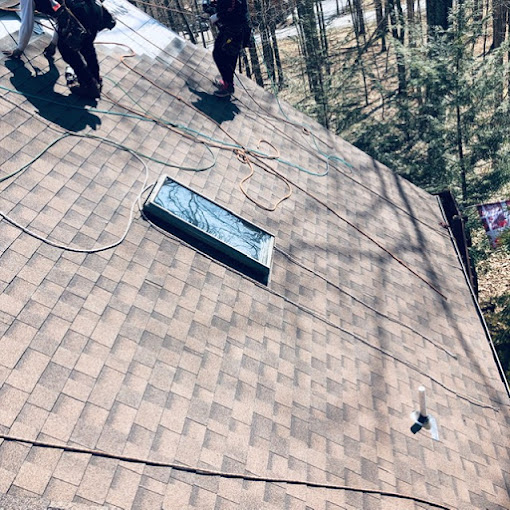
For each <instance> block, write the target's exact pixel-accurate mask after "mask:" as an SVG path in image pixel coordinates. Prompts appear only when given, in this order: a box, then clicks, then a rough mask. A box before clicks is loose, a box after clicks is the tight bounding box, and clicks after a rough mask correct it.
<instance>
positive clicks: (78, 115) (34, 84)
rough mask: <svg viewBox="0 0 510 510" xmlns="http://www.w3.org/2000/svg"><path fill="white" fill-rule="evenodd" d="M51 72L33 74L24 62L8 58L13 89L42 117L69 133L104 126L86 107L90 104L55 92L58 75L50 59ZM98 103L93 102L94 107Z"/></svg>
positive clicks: (7, 65) (6, 62)
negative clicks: (88, 127)
mask: <svg viewBox="0 0 510 510" xmlns="http://www.w3.org/2000/svg"><path fill="white" fill-rule="evenodd" d="M48 63H49V69H48V71H46V72H44V73H41V72H40V70H39V69H37V68H35V67H34V70H35V69H37V73H36V74H35V75H34V74H33V73H32V71H30V69H28V68H27V67H25V63H24V62H23V61H22V60H14V59H7V60H6V61H5V66H6V67H7V69H9V70H10V71H11V72H12V74H13V75H12V77H11V78H10V81H11V83H12V85H13V87H14V88H15V89H16V90H17V91H18V92H20V93H21V94H22V95H23V96H25V97H26V98H27V100H28V101H30V103H32V104H33V105H34V106H35V108H37V112H38V113H39V115H40V116H41V117H44V118H45V119H47V120H49V121H50V122H53V123H54V124H58V125H59V126H60V127H62V128H64V129H65V130H67V131H74V132H78V131H82V130H83V129H85V128H86V127H87V126H90V127H91V128H92V129H96V128H97V127H98V126H99V125H100V124H101V119H100V117H98V116H97V115H94V114H92V113H90V112H89V111H88V110H86V109H85V106H86V105H87V104H88V105H90V101H87V100H81V99H78V98H76V97H75V96H71V95H67V96H65V95H63V94H59V93H58V92H55V91H54V90H53V88H54V86H55V83H56V82H57V80H58V78H59V72H58V69H57V67H56V66H55V63H54V61H53V59H52V58H50V59H48ZM95 104H96V102H95V101H94V105H95Z"/></svg>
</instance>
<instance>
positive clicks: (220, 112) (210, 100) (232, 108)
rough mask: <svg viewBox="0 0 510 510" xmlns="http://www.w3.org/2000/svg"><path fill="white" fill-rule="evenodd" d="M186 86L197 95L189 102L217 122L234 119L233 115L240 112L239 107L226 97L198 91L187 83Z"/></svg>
mask: <svg viewBox="0 0 510 510" xmlns="http://www.w3.org/2000/svg"><path fill="white" fill-rule="evenodd" d="M188 88H189V90H190V92H192V93H193V94H195V95H196V96H198V97H199V99H198V100H197V101H193V102H192V103H191V104H192V105H193V106H195V108H197V109H198V110H200V111H201V112H202V113H205V115H207V116H208V117H210V118H211V119H212V120H214V121H215V122H217V123H218V124H221V123H222V122H225V121H228V120H234V117H235V116H236V115H237V114H238V113H240V110H239V108H238V107H237V106H236V105H235V104H233V103H232V102H231V101H230V100H229V99H228V98H223V97H216V96H215V95H214V94H208V93H207V92H200V91H198V90H196V89H194V88H192V87H190V86H189V85H188Z"/></svg>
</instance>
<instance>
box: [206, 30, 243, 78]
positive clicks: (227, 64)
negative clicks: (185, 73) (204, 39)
mask: <svg viewBox="0 0 510 510" xmlns="http://www.w3.org/2000/svg"><path fill="white" fill-rule="evenodd" d="M228 41H230V42H228ZM241 43H242V32H240V33H239V34H232V33H231V32H228V31H225V30H224V29H222V28H220V31H219V33H218V36H217V37H216V40H215V41H214V49H213V59H214V62H215V63H216V67H217V68H218V71H219V72H220V74H221V79H222V80H223V81H224V82H225V83H226V84H227V85H233V84H234V72H235V70H236V65H237V59H238V58H239V53H240V51H241Z"/></svg>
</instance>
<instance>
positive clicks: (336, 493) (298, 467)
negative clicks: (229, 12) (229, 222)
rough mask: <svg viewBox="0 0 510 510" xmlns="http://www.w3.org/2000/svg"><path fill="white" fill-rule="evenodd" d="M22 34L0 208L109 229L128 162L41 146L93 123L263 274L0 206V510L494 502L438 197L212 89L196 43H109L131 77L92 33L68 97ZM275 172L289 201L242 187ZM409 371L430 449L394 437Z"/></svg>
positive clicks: (476, 338)
mask: <svg viewBox="0 0 510 510" xmlns="http://www.w3.org/2000/svg"><path fill="white" fill-rule="evenodd" d="M112 37H113V35H112ZM133 37H135V36H134V35H133ZM100 39H101V37H99V38H98V40H100ZM7 42H8V40H7V39H4V41H3V43H4V45H7ZM46 42H47V36H43V37H42V38H38V39H34V41H33V43H32V44H31V45H30V46H29V48H28V50H27V57H28V58H29V59H30V62H31V64H27V63H26V60H23V62H25V65H24V66H23V64H22V63H19V62H10V63H9V62H7V61H4V64H5V65H4V66H3V67H0V74H1V76H0V86H1V87H3V88H2V89H1V94H2V100H1V101H0V115H1V118H2V122H1V124H0V168H1V171H2V174H1V176H0V177H3V176H6V175H7V174H9V173H11V172H16V171H17V170H19V169H20V168H21V167H22V166H23V165H27V164H29V163H30V162H31V161H33V160H34V158H35V160H34V161H33V162H32V163H31V164H30V165H29V166H28V167H27V168H26V170H25V171H23V172H21V173H20V172H18V173H16V174H15V175H13V176H12V177H10V178H7V179H5V180H4V181H3V182H2V183H1V184H0V211H2V214H4V215H6V216H8V217H9V218H11V219H12V220H15V221H16V222H17V223H18V224H19V226H21V227H23V228H26V229H29V230H30V231H32V232H33V233H35V234H37V235H38V236H40V237H42V238H44V239H48V240H50V241H52V242H53V243H57V244H64V245H68V246H72V247H74V248H80V249H92V248H96V247H99V246H105V245H108V244H111V243H114V242H115V241H116V240H117V239H119V238H120V237H121V236H122V235H123V233H124V231H125V229H126V226H127V224H128V220H129V216H130V208H131V206H132V203H133V201H134V200H135V199H136V197H137V195H138V194H139V192H140V190H141V188H142V187H143V186H144V179H145V169H144V165H143V164H142V162H141V161H140V160H139V159H137V158H136V157H135V156H134V155H133V154H132V153H130V152H126V151H125V150H122V149H120V148H119V147H118V146H114V145H112V144H109V143H106V142H104V141H101V140H100V139H98V138H83V137H81V136H80V137H77V136H65V137H63V138H60V137H61V136H62V134H64V133H71V134H92V135H95V136H98V137H104V138H107V139H108V140H110V141H113V142H116V143H118V144H123V145H125V146H127V147H129V148H131V149H133V150H137V151H139V152H140V153H142V154H143V155H145V156H149V157H151V158H153V159H152V160H148V159H147V158H144V161H145V162H146V164H147V165H148V172H149V182H154V181H156V180H157V178H158V177H159V175H160V174H161V173H167V174H169V175H170V176H172V177H174V178H175V179H177V180H178V181H179V182H181V183H183V184H185V185H187V186H189V187H191V188H193V189H194V190H196V191H197V192H199V193H202V194H204V195H205V196H207V197H208V198H209V199H211V200H214V201H217V202H218V203H219V204H220V205H222V206H224V207H227V208H229V209H231V210H232V211H233V212H234V213H236V214H238V215H240V216H242V217H245V218H247V219H248V220H249V221H252V222H254V223H256V224H258V225H260V226H261V227H262V228H264V229H266V230H268V231H270V232H272V233H273V234H274V235H275V238H276V249H275V252H274V261H273V267H272V275H271V280H270V283H269V285H268V286H267V287H266V286H264V285H261V284H258V283H255V282H253V281H252V280H250V279H248V278H246V277H244V276H243V275H241V274H239V273H237V272H235V271H233V270H231V269H229V268H228V267H226V266H224V265H222V264H221V263H219V262H218V261H216V260H214V259H212V258H210V257H208V256H206V255H204V254H202V253H200V252H197V251H196V250H195V249H193V248H192V247H190V246H188V245H186V244H185V243H183V242H182V241H180V240H179V239H177V238H176V237H174V236H172V235H169V234H166V233H164V232H162V231H161V230H160V229H158V228H156V227H154V226H153V225H151V224H150V223H149V222H148V221H147V220H146V219H145V218H144V217H142V216H141V215H140V214H139V213H138V212H137V213H136V214H135V218H134V221H133V223H132V225H131V227H130V228H129V230H128V232H127V236H126V239H125V240H124V241H123V242H122V243H121V244H120V245H118V246H116V247H115V248H112V249H109V250H104V251H100V252H97V253H76V252H73V251H69V250H65V249H61V248H57V247H55V246H51V245H49V244H47V243H45V242H42V241H41V240H39V239H37V238H35V237H34V236H33V235H29V234H27V233H26V232H24V231H22V230H21V229H20V228H19V227H17V226H14V225H13V224H12V223H10V222H9V221H7V220H5V219H3V220H2V221H0V291H1V294H0V334H1V340H0V353H1V355H0V433H1V434H2V437H10V438H22V439H24V440H26V441H25V442H19V441H13V440H10V439H4V440H0V493H1V494H4V495H5V496H3V495H1V494H0V506H3V507H4V508H6V509H7V508H9V509H10V508H11V507H10V506H9V505H14V506H13V507H12V508H23V507H22V506H21V505H22V504H25V507H26V508H27V509H32V508H33V509H34V510H39V508H41V509H46V508H54V509H56V508H62V509H67V508H69V509H70V508H75V506H73V505H84V507H87V508H88V507H92V508H97V507H107V508H121V509H129V508H133V509H143V510H145V509H148V510H150V509H161V508H164V509H181V508H203V509H215V510H216V509H218V510H220V509H221V510H223V509H233V508H236V509H237V508H242V509H247V510H248V509H259V508H264V509H269V510H270V509H275V510H276V509H278V510H281V509H284V508H285V509H292V510H294V509H296V510H307V509H310V508H312V509H317V510H319V509H320V510H323V509H324V510H326V509H327V510H332V509H347V510H351V509H357V510H359V509H377V510H385V509H391V510H399V509H405V510H408V509H418V508H420V509H423V508H459V509H468V508H488V509H505V508H508V507H509V501H510V499H509V493H508V489H509V484H510V459H509V451H510V450H509V447H510V444H509V437H508V425H509V418H510V414H509V398H508V395H507V394H506V392H505V387H504V384H503V382H502V381H501V378H500V375H499V373H498V370H497V367H496V364H495V362H494V360H493V355H492V352H491V350H490V346H489V343H488V341H487V336H486V332H485V330H484V328H483V324H482V322H481V320H480V317H479V316H478V313H477V309H476V307H475V303H474V301H473V298H472V296H471V294H470V292H469V289H468V285H467V283H466V280H465V277H464V274H463V271H462V267H461V265H460V262H459V259H458V257H457V255H456V252H455V250H454V247H453V244H452V240H451V238H450V236H449V233H448V230H446V229H445V228H443V227H442V226H441V225H440V222H441V221H443V220H444V218H443V217H442V214H441V209H440V206H439V203H438V200H437V198H436V197H433V196H431V195H429V194H427V193H425V192H424V191H422V190H420V189H418V188H416V187H414V186H413V185H411V184H410V183H408V182H406V181H405V180H403V179H401V178H399V177H397V176H396V175H395V174H393V173H392V172H391V171H390V170H389V169H388V168H386V167H384V166H383V165H381V164H380V163H378V162H376V161H374V160H373V159H371V158H370V157H368V156H367V155H366V154H363V153H362V152H361V151H359V150H357V149H356V148H354V147H353V146H351V145H350V144H348V143H347V142H345V141H344V140H341V139H339V138H338V137H336V136H334V135H333V134H332V133H330V132H327V131H326V130H324V129H323V128H321V127H320V126H319V125H317V124H316V123H314V122H313V121H311V120H310V119H308V118H306V117H305V116H304V115H302V114H301V113H299V112H297V111H296V110H294V109H292V108H290V107H289V106H288V105H286V104H285V103H281V104H280V103H278V102H277V101H276V100H275V98H274V97H273V96H272V95H271V94H269V93H268V92H265V91H263V90H262V89H260V88H258V87H256V86H255V85H254V83H252V82H250V81H249V80H247V79H245V78H244V77H241V82H240V83H238V84H237V85H236V98H235V100H233V101H232V102H228V101H224V100H218V99H215V98H214V97H212V96H211V92H212V80H213V79H214V78H215V74H216V73H215V67H214V64H213V62H212V59H211V55H210V52H209V51H207V50H204V49H202V48H200V47H196V46H192V45H190V44H188V43H185V42H184V41H182V40H181V39H179V38H177V37H176V38H174V39H173V41H172V42H171V43H170V44H169V45H168V46H167V47H166V48H164V49H163V50H160V51H159V55H158V56H157V58H154V56H151V55H137V56H134V57H132V58H130V59H127V61H126V63H127V64H128V65H129V66H130V67H132V68H133V69H135V70H136V71H138V72H139V73H140V74H137V73H136V72H134V71H133V70H132V69H130V68H129V67H127V66H126V65H125V63H124V62H123V61H122V58H121V57H122V55H123V54H124V53H126V51H125V48H121V47H115V46H111V45H98V52H99V55H100V59H101V68H102V71H103V74H104V92H105V95H104V98H103V100H101V101H100V102H99V103H98V105H97V106H96V107H90V106H86V105H84V104H83V103H81V102H80V101H79V100H78V99H76V98H74V97H72V96H69V94H68V91H67V89H66V87H65V83H64V78H63V70H64V67H65V66H64V64H63V62H62V61H61V60H59V59H57V60H56V62H55V68H54V69H53V68H52V69H50V68H49V65H48V62H47V61H46V59H45V58H44V57H43V56H42V49H43V48H44V46H45V43H46ZM138 44H140V45H141V46H143V45H148V44H150V42H149V41H146V40H139V41H138ZM32 66H34V67H37V68H40V69H41V71H42V73H43V74H42V75H38V76H35V73H34V70H33V68H32ZM49 69H50V73H47V71H48V70H49ZM148 79H150V80H151V81H148ZM155 84H156V85H158V86H159V87H158V86H156V85H155ZM241 84H242V86H241ZM52 87H53V92H51V89H52ZM165 89H166V90H165ZM16 91H18V92H19V93H16ZM29 94H30V95H29ZM48 99H50V100H51V101H53V102H48ZM113 100H114V101H113ZM115 101H116V102H117V103H120V104H121V105H123V106H122V107H121V106H119V104H116V103H115ZM125 107H129V108H130V109H132V110H135V111H136V112H138V114H135V113H133V112H132V111H131V112H129V111H128V110H127V109H126V108H125ZM193 107H194V108H193ZM204 112H205V114H204ZM142 113H143V114H145V113H147V114H149V115H150V116H152V117H157V118H158V119H159V120H160V122H154V121H147V120H145V119H143V118H141V114H142ZM161 119H163V120H166V121H171V122H172V123H174V125H177V127H175V128H173V129H168V127H167V126H164V125H163V123H162V122H161ZM303 125H306V126H307V127H308V129H309V131H310V132H311V134H309V133H308V132H306V131H304V130H303V129H302V126H303ZM183 129H185V130H186V133H184V132H183ZM194 132H200V133H203V134H204V135H206V136H208V137H211V138H213V139H214V143H213V142H210V141H209V142H210V145H212V147H211V148H210V149H209V148H208V145H207V144H205V143H201V142H200V143H199V142H197V140H196V139H193V133H194ZM189 133H191V134H192V136H187V134H189ZM313 137H316V138H315V142H316V143H314V140H313ZM200 140H201V141H203V140H204V138H201V139H200ZM234 140H235V142H234ZM260 140H264V141H265V142H266V143H262V144H261V145H260V146H259V141H260ZM234 143H237V144H238V145H239V146H242V147H245V148H250V149H257V147H260V149H259V150H260V151H261V152H263V153H265V154H267V155H274V154H275V150H277V151H278V156H279V159H278V160H276V159H271V158H265V159H263V160H262V162H260V161H257V160H256V158H255V157H254V156H253V155H252V157H251V159H252V161H253V162H254V166H253V175H252V176H251V178H250V179H249V180H248V181H246V182H245V183H244V185H243V186H244V188H245V190H246V193H247V194H248V195H249V197H250V198H251V199H253V200H249V199H248V198H247V197H246V195H245V194H243V192H242V190H241V187H240V184H241V181H242V179H243V178H244V177H246V176H247V175H249V173H250V168H249V167H248V165H246V164H245V163H243V162H242V161H241V160H240V159H239V157H238V155H237V154H236V153H235V152H234V150H232V149H233V148H232V145H233V144H234ZM268 143H269V144H271V145H268ZM50 144H53V145H51V146H49V145H50ZM218 144H231V146H229V147H227V148H218ZM325 155H330V156H331V155H335V156H336V157H337V158H341V159H330V161H329V163H330V164H329V168H328V165H327V164H326V156H325ZM213 158H215V159H213ZM342 160H343V162H342ZM163 162H165V163H170V164H172V165H175V166H174V167H169V166H164V165H163ZM213 162H215V164H214V166H212V168H210V169H209V170H205V171H201V172H193V171H186V170H182V169H179V168H178V167H179V166H186V167H192V168H196V169H198V168H205V167H207V166H209V165H211V164H212V163H213ZM257 162H259V163H260V165H261V166H259V165H257V164H255V163H257ZM285 162H287V163H290V164H287V163H285ZM298 165H299V167H300V168H298ZM326 170H327V172H326ZM317 174H319V175H317ZM320 174H325V175H322V176H321V175H320ZM286 181H287V182H288V183H289V184H290V189H291V190H292V195H291V196H290V198H289V199H288V200H286V201H284V202H282V203H281V204H280V205H279V206H278V207H276V209H275V210H274V211H268V210H266V209H264V208H262V207H260V206H259V205H257V203H256V202H258V203H260V204H262V205H264V206H266V207H269V208H270V207H271V205H273V204H275V203H276V202H277V201H278V200H279V199H280V198H281V197H282V196H284V195H285V194H286V193H287V190H288V187H287V184H286ZM144 196H145V195H144ZM420 385H423V386H425V387H426V389H427V399H428V400H427V402H428V406H429V411H430V413H431V414H432V415H434V417H435V418H436V419H437V421H438V424H439V434H440V440H439V441H433V440H432V439H431V437H430V435H429V434H428V433H427V432H425V431H421V432H420V433H418V434H416V435H413V434H412V433H411V432H410V430H409V428H410V426H411V424H412V422H411V419H410V413H411V412H412V411H413V410H416V409H417V407H418V402H417V388H418V387H419V386H420ZM31 441H32V443H30V442H31ZM35 441H36V442H37V444H36V445H34V444H33V442H35ZM50 445H61V446H64V445H65V446H68V447H70V448H71V450H67V451H64V449H62V448H61V449H58V448H57V449H56V448H51V447H50ZM72 448H75V450H72ZM84 450H90V451H88V452H84ZM94 451H101V452H106V453H107V454H108V455H109V457H102V456H100V455H96V454H94ZM128 457H129V458H135V459H138V460H139V461H140V462H130V461H128V459H127V458H128ZM144 460H150V461H152V462H153V463H154V462H156V463H158V462H159V463H167V464H169V465H173V466H174V468H171V467H162V466H157V465H149V464H150V463H149V464H147V463H144V462H143V461H144ZM179 465H181V466H185V467H188V468H198V469H205V470H213V471H221V472H229V473H235V474H241V475H253V476H255V477H260V478H266V479H281V480H288V481H303V482H304V481H307V482H311V483H315V484H325V485H329V486H331V485H335V486H337V488H321V487H310V486H306V485H305V484H291V483H285V482H283V481H279V482H274V481H272V482H270V481H266V482H265V481H253V480H251V481H250V480H241V479H236V478H227V477H222V476H205V475H203V474H197V473H190V472H184V471H180V470H179V469H177V466H179ZM396 495H403V496H408V497H405V498H399V497H395V496H396ZM412 497H415V498H417V500H419V501H416V500H414V501H413V499H412ZM25 498H30V499H25ZM20 501H21V502H24V503H20ZM420 501H421V502H420ZM427 501H428V502H430V504H427V503H426V502H427ZM432 503H436V504H437V505H439V506H433V505H432ZM16 505H18V506H16ZM66 505H67V506H66ZM76 508H79V507H78V506H76Z"/></svg>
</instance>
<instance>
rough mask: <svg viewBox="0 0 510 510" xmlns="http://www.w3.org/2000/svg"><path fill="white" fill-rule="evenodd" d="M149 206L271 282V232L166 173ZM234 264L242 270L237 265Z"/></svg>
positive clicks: (165, 218) (150, 198) (163, 217)
mask: <svg viewBox="0 0 510 510" xmlns="http://www.w3.org/2000/svg"><path fill="white" fill-rule="evenodd" d="M145 209H146V212H149V213H152V214H155V215H156V216H157V217H158V218H160V219H162V220H163V221H164V222H165V223H167V224H170V225H172V226H174V227H176V228H177V229H179V230H181V231H185V233H186V234H187V235H191V236H193V237H194V238H196V239H198V240H199V241H200V242H201V243H204V242H205V243H206V244H208V245H209V246H211V247H212V248H213V249H214V250H215V251H217V250H219V251H220V252H222V253H224V254H225V255H226V256H227V257H229V258H233V259H235V261H237V262H238V263H240V264H241V265H245V266H247V267H248V268H251V269H252V270H254V271H255V273H256V274H258V276H257V275H254V274H251V273H247V274H249V275H250V276H252V277H254V278H255V279H257V280H259V281H261V282H262V283H267V281H268V277H269V270H270V265H271V258H272V250H273V246H274V237H273V236H272V235H271V234H269V233H267V232H265V231H263V230H261V229H260V228H259V227H257V226H255V225H253V224H252V223H250V222H248V221H246V220H244V219H242V218H240V217H239V216H236V215H235V214H233V213H231V212H230V211H228V210H226V209H224V208H223V207H221V206H219V205H218V204H215V203H213V202H211V201H210V200H208V199H207V198H205V197H203V196H201V195H199V194H197V193H195V192H194V191H193V190H191V189H189V188H187V187H185V186H183V185H182V184H179V183H178V182H176V181H174V180H173V179H171V178H170V177H168V176H162V178H161V179H160V181H159V182H158V184H157V185H156V187H155V188H154V190H153V192H152V193H151V196H150V197H149V199H148V200H147V202H146V204H145ZM201 248H202V246H201ZM222 261H223V262H226V263H229V262H228V260H227V261H225V260H222ZM233 267H236V269H239V267H237V265H234V266H233Z"/></svg>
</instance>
